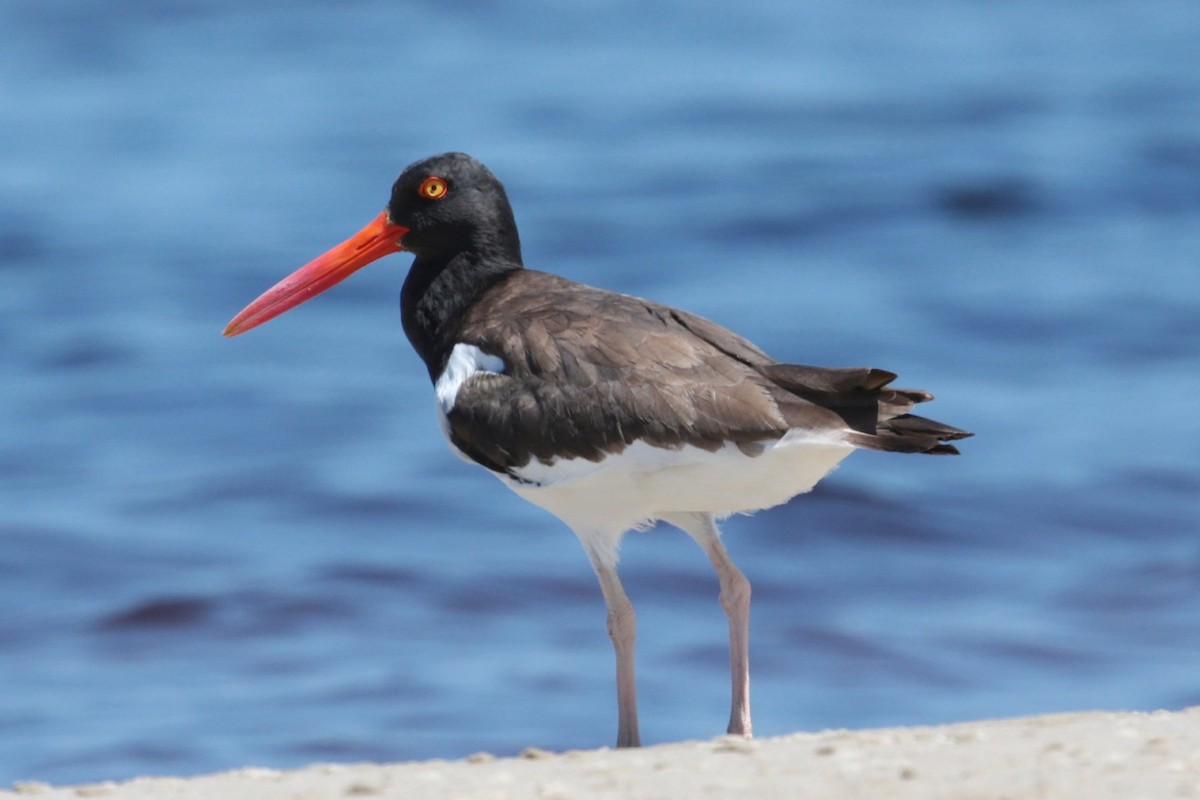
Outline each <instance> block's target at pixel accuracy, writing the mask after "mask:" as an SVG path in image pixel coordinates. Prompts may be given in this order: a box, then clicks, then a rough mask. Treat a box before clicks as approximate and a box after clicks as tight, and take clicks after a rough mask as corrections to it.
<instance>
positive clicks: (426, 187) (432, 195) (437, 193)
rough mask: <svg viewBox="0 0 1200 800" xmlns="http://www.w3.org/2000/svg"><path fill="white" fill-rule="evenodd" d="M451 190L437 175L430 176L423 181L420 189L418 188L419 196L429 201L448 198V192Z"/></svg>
mask: <svg viewBox="0 0 1200 800" xmlns="http://www.w3.org/2000/svg"><path fill="white" fill-rule="evenodd" d="M449 188H450V187H449V186H447V185H446V181H445V179H443V178H439V177H438V176H436V175H430V176H429V177H428V178H426V179H425V180H423V181H421V185H420V187H418V188H417V194H419V195H421V197H424V198H427V199H429V200H440V199H441V198H442V197H445V196H446V190H447V189H449Z"/></svg>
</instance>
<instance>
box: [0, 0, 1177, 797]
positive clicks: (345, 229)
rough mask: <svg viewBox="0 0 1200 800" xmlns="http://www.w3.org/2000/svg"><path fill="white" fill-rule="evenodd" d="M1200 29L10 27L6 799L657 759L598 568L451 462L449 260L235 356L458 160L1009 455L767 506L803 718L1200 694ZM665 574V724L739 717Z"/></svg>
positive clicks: (871, 477) (681, 574)
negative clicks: (430, 357) (619, 733)
mask: <svg viewBox="0 0 1200 800" xmlns="http://www.w3.org/2000/svg"><path fill="white" fill-rule="evenodd" d="M810 6H811V7H810ZM1198 41H1200V6H1197V4H1196V3H1195V2H1194V0H1178V1H1177V2H1170V1H1169V0H1168V2H1160V3H1155V4H1151V5H1148V6H1147V5H1137V4H1128V3H1121V2H1106V1H1105V0H1100V1H1098V2H1092V3H1058V4H1040V3H1029V2H1016V3H1004V4H999V3H993V4H979V3H961V4H960V3H947V2H937V1H936V0H929V1H928V2H918V3H906V4H899V5H897V4H894V3H889V2H883V1H882V0H875V1H874V2H867V3H858V4H853V5H840V4H824V5H822V4H785V3H772V2H756V1H755V0H746V1H743V2H738V3H717V2H704V3H700V2H674V3H671V2H668V3H659V4H647V3H641V2H638V3H633V2H616V3H603V4H602V3H579V4H555V3H549V2H538V1H537V0H516V1H514V0H506V2H503V3H500V2H486V1H485V0H475V1H474V2H470V1H466V2H453V3H447V2H438V3H433V2H427V3H407V4H406V3H397V2H382V1H381V0H363V2H348V3H332V2H316V1H315V0H314V1H313V2H304V3H257V4H243V3H232V2H217V1H214V2H188V1H187V0H179V2H173V3H140V2H83V1H82V0H75V1H74V2H70V1H69V0H63V1H62V2H53V3H52V2H44V1H43V0H9V1H8V2H6V3H4V4H3V5H0V175H2V184H0V185H2V186H3V188H2V190H0V286H2V287H3V288H2V290H0V785H3V784H6V783H9V782H12V781H14V780H30V779H39V780H47V781H53V782H68V781H70V782H74V781H85V780H97V779H116V778H124V777H129V776H133V775H135V774H141V773H160V774H161V773H179V774H191V773H198V772H204V771H211V770H219V769H225V768H232V767H237V766H242V765H246V764H258V765H264V766H271V767H289V766H295V765H300V764H305V763H309V762H312V761H317V760H334V761H353V760H361V759H380V760H383V759H411V758H426V757H456V756H463V755H466V754H468V753H471V752H475V751H479V750H490V751H493V752H497V753H514V752H516V751H518V750H520V749H521V748H523V747H526V746H529V745H536V746H539V747H546V748H567V747H592V746H598V745H605V744H610V743H611V742H612V740H613V738H614V736H615V703H614V698H613V685H612V684H613V676H612V656H611V651H610V645H609V642H608V639H607V636H606V635H605V632H604V612H603V606H602V602H601V599H600V595H599V591H598V590H597V588H596V587H595V585H594V578H593V576H592V575H591V572H590V570H589V568H588V566H587V563H586V560H585V558H584V556H583V553H582V550H581V549H580V547H579V545H578V543H577V542H576V541H575V540H574V539H573V537H572V536H571V534H570V533H569V532H567V531H566V530H565V529H564V528H563V527H562V526H561V525H560V524H559V523H558V522H556V521H555V520H554V519H552V518H551V517H549V516H547V515H545V514H544V513H543V512H541V511H539V510H537V509H536V508H533V507H532V506H527V505H525V504H523V503H521V502H520V501H519V500H518V499H517V498H516V497H514V496H512V495H511V494H510V493H509V492H508V491H507V490H506V489H504V488H503V487H502V486H501V485H500V484H499V483H498V482H497V481H495V480H494V479H492V478H491V477H489V476H488V475H487V474H485V473H484V471H482V470H479V469H473V468H470V467H469V466H468V465H465V464H463V463H461V462H460V461H458V460H457V459H456V458H455V457H454V456H452V455H451V454H450V452H449V451H448V449H447V448H446V447H445V444H444V442H443V441H442V439H441V434H440V433H439V432H438V430H437V425H436V424H435V421H434V415H433V410H432V392H431V390H430V387H429V386H428V382H427V378H426V377H425V371H424V369H423V366H422V365H421V364H420V362H419V361H418V359H417V358H416V356H414V355H413V354H412V353H411V352H410V351H409V348H408V345H407V343H406V342H405V341H404V338H403V335H402V333H401V331H400V327H399V320H398V312H397V303H396V295H397V292H398V289H399V285H400V282H401V280H402V278H403V274H404V271H405V269H406V267H407V258H406V257H404V256H397V257H393V258H391V259H390V260H389V261H386V262H383V263H381V264H380V265H377V266H375V267H374V268H372V269H368V270H364V271H363V272H361V273H359V274H358V275H356V276H355V277H354V278H353V279H352V280H351V281H349V282H348V283H346V284H343V285H342V286H340V287H338V288H337V289H336V290H333V291H331V292H329V293H328V294H327V295H325V296H323V297H321V298H320V299H319V300H317V301H315V302H312V303H310V304H308V305H306V306H304V307H302V308H300V309H297V310H295V311H293V312H292V313H290V314H288V315H286V316H284V317H281V318H280V319H278V320H276V321H274V322H272V323H271V324H269V325H267V326H266V327H264V328H262V329H259V330H256V331H254V332H252V333H251V334H248V335H246V336H244V337H241V338H239V339H237V340H225V339H222V338H221V336H220V330H221V328H222V326H223V325H224V324H225V322H226V321H228V319H229V318H230V317H231V316H232V315H233V314H234V313H235V312H236V311H238V310H239V309H240V308H241V307H242V306H243V305H244V304H245V303H247V302H248V301H249V300H251V299H252V298H253V297H254V296H256V295H257V294H258V293H259V292H260V291H261V290H262V289H264V288H266V287H267V286H269V285H270V284H272V283H273V282H274V281H275V280H276V279H278V278H279V277H282V276H283V275H284V274H286V273H288V272H290V271H291V270H292V269H293V268H295V267H297V266H299V265H300V264H302V263H303V262H305V261H307V260H308V259H309V258H311V257H312V256H314V255H316V254H318V253H320V252H322V251H323V250H324V249H326V248H327V247H328V246H330V245H332V244H335V243H337V242H338V241H341V240H342V239H343V238H345V237H346V236H348V235H349V234H350V233H352V232H354V231H356V230H357V229H358V228H359V227H360V226H361V225H363V224H364V223H365V222H366V221H367V220H369V219H370V218H371V217H373V216H374V215H375V214H376V213H378V211H379V210H380V209H381V208H382V206H383V204H384V202H385V201H386V198H387V196H388V190H389V187H390V182H391V181H392V179H393V178H394V176H395V174H396V173H397V172H399V170H400V169H401V168H403V167H404V166H405V165H406V164H407V163H409V162H411V161H413V160H416V159H417V158H420V157H423V156H426V155H430V154H432V153H436V152H441V151H444V150H449V149H461V150H466V151H468V152H471V153H473V154H474V155H476V156H478V157H479V158H480V159H482V160H483V161H485V162H486V163H488V164H489V165H490V166H491V167H492V168H493V170H494V171H495V172H497V173H498V174H499V175H500V176H501V178H502V179H503V180H505V182H506V184H507V186H508V188H509V193H510V196H511V197H512V200H513V202H514V205H515V206H516V210H517V216H518V220H519V222H520V224H521V226H522V233H523V239H524V245H525V253H526V259H527V263H529V264H530V265H531V266H535V267H538V268H543V269H549V270H551V271H555V272H559V273H562V274H565V275H567V276H569V277H571V278H574V279H577V280H582V281H585V282H588V283H593V284H599V285H602V286H605V287H609V288H612V289H617V290H621V291H625V292H630V293H636V294H642V295H648V296H651V297H654V298H655V299H658V300H661V301H665V302H668V303H672V304H675V305H679V306H683V307H686V308H688V309H690V310H692V311H695V312H698V313H701V314H704V315H707V316H710V317H712V318H714V319H716V320H718V321H720V322H722V323H724V324H727V325H729V326H731V327H733V328H735V329H737V330H739V331H740V332H742V333H744V334H746V335H747V336H749V337H750V338H752V339H754V340H755V341H757V342H758V343H760V344H761V345H762V346H764V347H765V348H766V349H767V350H768V351H770V352H772V353H774V354H776V355H777V356H779V357H783V358H788V359H792V360H795V361H800V362H802V363H803V362H806V363H816V364H831V365H850V364H871V365H874V366H879V367H883V368H886V369H890V370H893V371H897V372H899V373H901V375H902V383H903V384H904V385H911V386H917V387H921V388H926V389H930V390H932V391H934V392H936V393H937V394H938V397H939V399H938V401H937V402H936V403H935V404H934V405H933V406H932V408H931V410H930V414H931V416H935V417H936V418H938V419H941V420H944V421H946V422H949V423H952V424H956V425H960V426H962V427H965V428H969V429H971V430H974V431H976V432H977V437H976V438H975V439H972V440H970V441H968V442H966V443H965V444H964V447H963V450H964V455H963V456H962V457H961V458H958V459H945V458H943V459H938V458H917V457H901V456H894V455H885V454H873V453H864V454H859V455H856V456H854V457H853V458H851V459H850V460H849V461H847V462H846V463H845V464H844V465H843V466H842V467H841V468H840V469H839V470H838V472H837V473H835V474H834V475H833V476H832V477H831V478H829V479H828V480H827V481H826V482H825V483H823V484H822V485H821V486H820V487H819V489H818V491H817V492H815V493H814V494H813V495H812V496H810V497H807V498H801V499H799V500H798V501H796V502H794V503H792V504H791V505H789V506H787V507H784V508H780V509H776V510H773V511H770V512H766V513H762V514H759V515H758V516H756V517H753V518H738V519H734V520H731V521H730V522H729V523H728V525H727V532H728V535H727V540H728V543H729V547H730V550H731V551H732V553H733V555H734V557H735V558H736V559H737V560H738V562H739V563H740V565H741V566H742V568H743V569H744V571H745V572H746V573H747V574H748V575H749V577H750V578H751V580H752V581H753V582H754V586H755V595H754V597H755V606H754V611H753V635H752V649H753V656H752V662H753V676H754V695H755V697H754V699H755V723H756V729H757V731H758V732H760V733H761V734H765V735H771V734H780V733H784V732H790V731H794V730H812V729H820V728H826V727H860V726H875V725H893V724H919V723H935V722H942V721H950V720H960V719H969V718H976V717H984V716H1003V715H1017V714H1032V713H1040V712H1051V711H1059V710H1067V709H1090V708H1127V709H1150V708H1159V707H1166V708H1180V707H1183V706H1186V705H1189V704H1196V703H1200V670H1198V667H1200V507H1198V504H1197V496H1198V494H1200V414H1197V408H1198V401H1197V398H1198V397H1200V70H1197V68H1196V55H1195V53H1196V49H1195V48H1196V42H1198ZM623 568H624V575H625V576H626V581H627V585H628V589H629V593H630V595H631V596H632V598H633V599H634V601H635V603H636V604H637V607H638V610H639V614H640V616H639V622H640V639H639V647H640V651H639V672H640V676H639V677H640V681H641V686H640V689H641V701H642V714H643V734H644V738H645V739H646V740H648V741H649V742H661V741H668V740H674V739H681V738H698V737H708V736H712V735H716V734H718V733H720V732H721V731H722V730H723V726H724V723H725V719H726V715H727V680H728V676H727V666H726V650H725V620H724V617H723V615H722V613H721V611H720V608H719V606H718V605H717V602H716V586H715V581H714V579H713V578H712V577H711V574H710V571H709V568H708V565H707V562H706V560H705V558H704V556H703V555H702V554H701V553H700V552H699V551H698V550H697V549H696V548H695V547H694V546H693V545H692V544H691V542H690V541H688V540H687V539H686V537H684V536H683V535H681V534H679V533H678V532H675V531H673V530H669V529H668V530H662V531H655V532H652V533H650V534H645V535H637V536H633V537H630V539H629V540H628V543H627V546H626V548H625V550H624V562H623Z"/></svg>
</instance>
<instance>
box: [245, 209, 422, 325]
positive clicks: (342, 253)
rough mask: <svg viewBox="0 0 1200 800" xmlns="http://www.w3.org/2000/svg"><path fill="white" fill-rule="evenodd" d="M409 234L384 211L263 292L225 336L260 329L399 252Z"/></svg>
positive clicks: (246, 308) (247, 307)
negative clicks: (263, 325) (281, 315)
mask: <svg viewBox="0 0 1200 800" xmlns="http://www.w3.org/2000/svg"><path fill="white" fill-rule="evenodd" d="M406 233H408V229H407V228H405V227H403V226H401V225H393V224H392V223H391V222H389V221H388V214H387V212H386V211H384V212H383V213H381V214H380V215H379V216H378V217H376V218H375V219H373V220H371V222H370V223H369V224H368V225H367V226H366V227H365V228H363V229H362V230H361V231H359V232H358V233H356V234H354V235H353V236H351V237H350V238H349V239H347V240H346V241H344V242H342V243H341V244H339V245H338V246H337V247H335V248H333V249H332V250H330V251H329V252H327V253H325V254H324V255H321V256H317V257H316V258H314V259H313V260H312V261H310V262H308V263H307V264H305V265H304V266H303V267H301V268H300V269H298V270H296V271H295V272H293V273H292V274H291V275H288V276H287V277H286V278H284V279H283V280H281V281H280V282H279V283H277V284H275V285H274V286H272V287H271V288H270V289H268V290H267V291H265V292H263V293H262V294H261V295H259V297H258V299H257V300H255V301H254V302H253V303H251V304H250V305H248V306H246V307H245V308H243V309H242V311H241V313H239V314H238V315H237V316H236V317H234V318H233V320H231V321H230V323H229V324H228V325H226V326H225V335H226V336H237V335H238V334H239V333H245V332H246V331H248V330H250V329H251V328H256V327H258V326H259V325H262V324H263V323H264V322H267V321H269V320H272V319H274V318H275V317H278V316H279V315H280V314H282V313H283V312H285V311H287V310H288V309H289V308H294V307H296V306H298V305H300V304H301V303H303V302H304V301H305V300H308V299H310V298H313V297H316V296H317V295H319V294H320V293H321V292H323V291H325V290H326V289H328V288H329V287H330V286H333V285H334V284H335V283H340V282H341V281H343V280H345V279H346V278H348V277H350V275H352V274H353V273H354V272H357V271H358V270H360V269H362V268H363V267H365V266H366V265H367V264H370V263H371V262H372V261H375V260H377V259H380V258H383V257H384V256H386V255H388V254H389V253H396V252H399V251H400V250H402V249H403V248H402V247H401V246H400V240H401V238H403V237H404V234H406Z"/></svg>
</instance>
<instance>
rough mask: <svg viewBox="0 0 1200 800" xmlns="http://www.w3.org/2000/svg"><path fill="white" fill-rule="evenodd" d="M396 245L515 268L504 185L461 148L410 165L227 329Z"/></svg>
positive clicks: (336, 279)
mask: <svg viewBox="0 0 1200 800" xmlns="http://www.w3.org/2000/svg"><path fill="white" fill-rule="evenodd" d="M401 250H407V251H409V252H411V253H413V254H415V255H416V256H417V258H418V259H423V260H429V261H433V262H439V261H448V260H449V259H451V258H453V257H454V256H456V255H457V254H459V253H461V252H464V251H471V252H474V253H476V254H478V255H480V256H481V257H484V258H493V259H499V260H501V261H508V262H511V263H512V264H513V265H515V266H519V265H520V261H521V248H520V242H519V239H518V236H517V226H516V223H515V221H514V220H513V214H512V209H511V207H510V206H509V204H508V197H507V195H506V194H505V192H504V187H503V186H502V185H501V184H500V181H498V180H497V179H496V176H495V175H493V174H492V173H491V171H490V170H489V169H488V168H487V167H485V166H484V165H483V164H481V163H479V162H478V161H476V160H475V159H473V158H471V157H470V156H468V155H466V154H464V153H443V154H442V155H438V156H433V157H431V158H426V159H424V160H422V161H418V162H416V163H415V164H412V165H410V166H409V167H408V168H407V169H405V170H404V172H402V173H400V177H399V178H397V179H396V182H395V183H394V184H393V185H392V196H391V199H390V200H389V201H388V205H387V208H386V209H384V210H383V212H381V213H380V214H379V216H377V217H376V218H375V219H373V220H371V222H370V223H368V224H367V226H366V227H365V228H363V229H362V230H361V231H359V232H358V233H356V234H354V235H353V236H351V237H350V238H349V239H347V240H346V241H344V242H342V243H341V244H340V245H338V246H337V247H334V248H333V249H332V250H330V251H328V252H327V253H325V254H324V255H321V256H318V257H317V258H315V259H313V260H312V261H310V262H309V263H307V264H305V265H304V266H303V267H301V268H300V269H298V270H296V271H295V272H293V273H292V274H291V275H289V276H287V277H286V278H284V279H283V280H281V281H280V282H279V283H277V284H275V285H274V286H273V287H271V288H270V289H268V290H267V291H266V292H264V293H263V294H262V295H260V296H259V297H258V299H256V300H255V301H254V302H252V303H251V304H250V305H248V306H246V307H245V308H244V309H242V311H241V312H240V313H239V314H238V315H237V316H236V317H234V318H233V320H232V321H231V322H230V323H229V325H228V326H226V328H225V335H226V336H236V335H238V334H239V333H245V332H246V331H248V330H250V329H251V328H255V327H258V326H259V325H262V324H263V323H264V322H267V321H269V320H271V319H274V318H275V317H277V316H279V315H280V314H282V313H283V312H285V311H287V310H288V309H290V308H294V307H295V306H298V305H300V304H301V303H303V302H304V301H305V300H308V299H310V298H312V297H315V296H316V295H318V294H320V293H321V292H323V291H325V290H326V289H328V288H329V287H331V286H333V285H334V284H336V283H340V282H341V281H343V280H345V279H346V278H347V277H349V276H350V275H351V274H352V273H354V272H356V271H357V270H359V269H362V268H363V267H365V266H366V265H367V264H370V263H371V262H373V261H376V260H378V259H380V258H382V257H383V256H386V255H388V254H390V253H396V252H399V251H401Z"/></svg>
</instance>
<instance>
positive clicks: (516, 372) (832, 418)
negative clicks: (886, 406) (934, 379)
mask: <svg viewBox="0 0 1200 800" xmlns="http://www.w3.org/2000/svg"><path fill="white" fill-rule="evenodd" d="M458 340H459V341H461V342H466V343H469V344H474V345H476V346H478V347H479V348H480V349H481V350H483V351H484V352H485V353H488V354H490V355H495V356H498V357H500V358H501V359H502V360H503V361H504V363H505V365H506V366H505V370H504V372H503V373H477V374H476V375H475V376H473V377H472V378H470V379H469V380H467V381H466V382H465V383H464V384H463V386H462V387H461V388H460V389H459V391H458V394H457V396H456V398H455V403H454V407H453V409H451V411H450V412H449V413H448V415H447V420H448V423H449V426H450V432H451V438H452V439H453V441H454V443H455V444H456V446H458V447H459V448H460V449H461V450H462V451H463V452H465V453H466V454H468V455H469V456H471V457H472V458H473V459H475V460H476V461H478V462H480V463H481V464H484V465H485V466H487V467H489V468H491V469H494V470H498V471H507V470H509V469H511V468H514V467H520V466H523V465H524V464H526V463H528V461H529V460H530V459H531V458H536V459H539V460H542V461H549V460H550V459H551V458H552V457H554V456H555V455H559V456H563V457H582V458H586V459H590V460H599V459H600V458H602V457H603V456H604V455H605V454H606V453H608V452H614V451H619V450H621V449H622V448H624V447H625V446H626V445H628V444H630V443H631V442H633V441H636V440H644V441H646V442H647V443H649V444H651V445H655V446H659V447H667V448H674V447H679V446H681V445H683V444H691V445H695V446H697V447H702V448H705V449H708V450H715V449H717V448H719V447H721V446H722V445H724V444H725V443H726V442H730V441H732V442H735V443H737V444H738V445H741V446H744V447H745V448H746V450H747V452H753V444H754V443H756V442H761V441H764V440H770V439H774V438H778V437H780V436H782V435H783V434H784V433H786V432H787V431H788V430H789V429H791V428H795V427H806V428H814V429H830V430H845V431H849V430H858V431H860V432H861V435H862V436H863V437H864V438H863V440H862V441H861V442H860V441H855V442H854V443H855V444H859V445H860V446H865V447H877V448H878V449H893V448H887V447H886V445H885V444H875V443H874V439H876V438H878V435H877V425H876V424H875V419H874V418H871V413H870V411H869V407H870V406H871V400H870V399H869V398H870V397H872V396H876V395H879V392H878V387H876V386H874V385H873V384H875V383H879V381H881V380H882V382H883V383H886V382H887V380H890V378H891V377H892V376H891V375H890V373H883V372H881V371H878V370H822V369H820V368H817V367H798V366H792V365H779V364H775V362H773V360H772V359H771V358H770V357H768V356H767V355H766V354H765V353H763V352H762V351H761V350H759V349H758V348H757V347H755V346H754V345H753V344H751V343H750V342H748V341H746V340H745V339H743V338H741V337H739V336H737V335H736V334H734V333H732V332H730V331H728V330H726V329H725V328H722V327H721V326H719V325H716V324H715V323H712V322H709V321H708V320H705V319H703V318H701V317H697V316H694V315H691V314H687V313H685V312H681V311H677V310H675V309H672V308H669V307H667V306H662V305H659V304H656V303H651V302H649V301H646V300H642V299H639V298H635V297H630V296H628V295H622V294H616V293H613V292H607V291H604V290H601V289H595V288H592V287H589V286H584V285H581V284H577V283H574V282H571V281H567V280H565V279H563V278H558V277H556V276H553V275H549V274H546V273H540V272H534V271H531V270H523V271H520V272H517V273H514V274H513V275H512V276H510V277H509V278H508V279H506V280H505V281H503V282H501V283H500V284H498V285H496V286H495V287H493V288H492V289H490V290H489V291H488V293H487V294H486V295H485V296H484V297H483V298H481V301H480V302H478V303H476V305H475V306H474V307H473V309H472V310H471V311H470V312H468V314H467V316H466V318H465V319H464V320H463V324H462V325H461V328H460V331H459V336H458ZM788 369H791V370H793V371H791V372H789V371H788ZM884 378H886V379H887V380H884ZM894 394H896V393H895V392H891V393H887V395H888V397H887V400H886V402H888V403H892V404H893V405H894V404H895V400H894V399H893V398H892V397H891V396H892V395H894ZM911 395H912V393H909V395H904V396H902V397H901V398H900V399H901V400H905V398H908V397H911ZM881 399H882V398H881ZM843 401H844V402H845V403H846V404H847V408H845V409H842V408H839V407H838V405H837V403H839V402H843ZM912 402H919V400H915V399H914V400H913V401H912ZM912 402H908V405H911V404H912ZM860 405H861V406H862V407H861V408H860V407H859V406H860ZM875 407H876V408H878V407H880V403H879V401H875ZM876 416H877V415H876ZM868 418H870V419H868ZM881 441H882V440H881ZM934 444H937V442H936V440H935V441H934ZM925 449H928V448H925Z"/></svg>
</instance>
